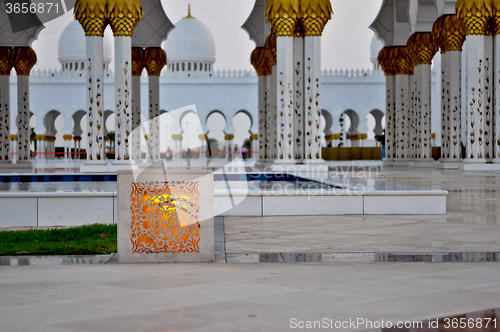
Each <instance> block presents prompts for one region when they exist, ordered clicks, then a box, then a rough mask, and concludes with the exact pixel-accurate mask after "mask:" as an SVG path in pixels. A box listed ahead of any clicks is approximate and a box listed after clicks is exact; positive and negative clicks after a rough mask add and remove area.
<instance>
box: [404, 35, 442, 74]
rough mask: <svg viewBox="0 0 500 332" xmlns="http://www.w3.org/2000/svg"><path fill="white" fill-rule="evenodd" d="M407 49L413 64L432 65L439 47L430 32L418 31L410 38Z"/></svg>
mask: <svg viewBox="0 0 500 332" xmlns="http://www.w3.org/2000/svg"><path fill="white" fill-rule="evenodd" d="M406 49H407V52H408V55H409V56H410V59H411V64H412V66H414V67H415V66H418V65H431V64H432V59H433V58H434V55H435V54H436V52H437V50H438V47H437V45H436V43H435V42H434V40H433V38H432V35H431V33H430V32H416V33H414V34H413V35H411V36H410V38H408V42H407V43H406Z"/></svg>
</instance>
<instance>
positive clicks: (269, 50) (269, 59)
mask: <svg viewBox="0 0 500 332" xmlns="http://www.w3.org/2000/svg"><path fill="white" fill-rule="evenodd" d="M264 50H265V54H264V58H265V63H266V64H267V70H268V71H269V75H271V74H272V68H273V66H275V65H276V63H277V61H276V35H275V34H274V31H273V30H271V33H270V34H269V36H267V38H266V42H265V43H264Z"/></svg>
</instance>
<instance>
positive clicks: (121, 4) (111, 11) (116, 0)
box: [107, 0, 142, 37]
mask: <svg viewBox="0 0 500 332" xmlns="http://www.w3.org/2000/svg"><path fill="white" fill-rule="evenodd" d="M107 9H108V11H107V12H108V18H109V25H111V29H112V30H113V36H115V37H116V36H123V37H132V33H133V31H134V29H135V26H136V25H137V23H139V21H140V20H142V5H141V2H140V0H108V6H107Z"/></svg>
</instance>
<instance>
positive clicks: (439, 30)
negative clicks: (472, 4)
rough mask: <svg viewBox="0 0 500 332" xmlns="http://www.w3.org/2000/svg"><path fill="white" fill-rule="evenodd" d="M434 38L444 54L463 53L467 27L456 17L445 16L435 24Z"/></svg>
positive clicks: (433, 29)
mask: <svg viewBox="0 0 500 332" xmlns="http://www.w3.org/2000/svg"><path fill="white" fill-rule="evenodd" d="M432 37H433V38H434V41H435V43H436V45H437V46H438V47H439V48H440V49H441V53H442V54H444V53H447V52H451V51H462V46H463V44H464V42H465V25H464V23H463V21H462V20H460V19H459V18H457V17H456V15H443V16H441V17H440V18H438V19H437V20H436V22H434V25H433V27H432Z"/></svg>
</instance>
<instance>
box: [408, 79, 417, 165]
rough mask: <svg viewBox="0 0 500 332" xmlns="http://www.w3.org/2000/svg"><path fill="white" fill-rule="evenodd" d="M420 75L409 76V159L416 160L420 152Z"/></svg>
mask: <svg viewBox="0 0 500 332" xmlns="http://www.w3.org/2000/svg"><path fill="white" fill-rule="evenodd" d="M418 121H419V119H418V73H417V72H416V73H415V74H414V75H408V128H409V131H408V141H407V145H406V148H407V149H408V154H409V158H411V159H415V158H416V156H417V151H418Z"/></svg>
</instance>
